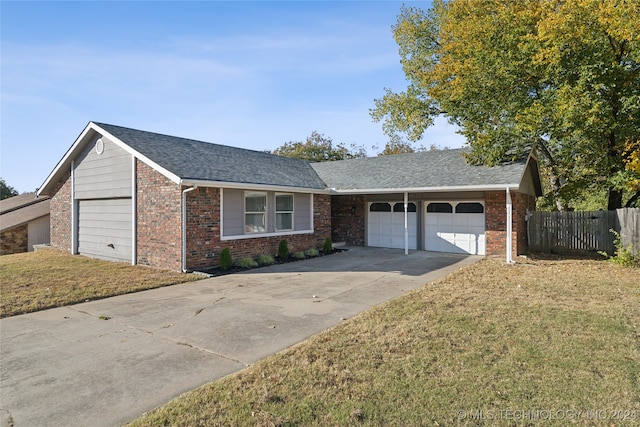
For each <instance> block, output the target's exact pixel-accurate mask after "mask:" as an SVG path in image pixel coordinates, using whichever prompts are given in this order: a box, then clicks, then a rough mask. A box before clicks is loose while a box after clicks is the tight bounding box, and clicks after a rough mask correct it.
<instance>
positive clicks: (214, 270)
mask: <svg viewBox="0 0 640 427" xmlns="http://www.w3.org/2000/svg"><path fill="white" fill-rule="evenodd" d="M347 250H348V249H336V248H334V249H333V251H332V252H331V253H329V254H324V253H322V252H320V254H319V255H318V256H315V257H305V258H294V257H293V256H291V255H290V256H289V258H287V259H282V258H280V257H278V256H276V257H274V259H275V262H274V263H273V264H269V265H277V264H288V263H290V262H298V261H304V260H306V259H311V258H319V257H323V256H328V255H333V254H336V253H339V252H343V251H347ZM269 265H259V266H258V267H238V266H237V265H234V266H233V267H231V268H229V269H227V270H223V269H222V268H220V267H210V268H199V269H197V270H193V272H194V273H204V274H206V275H208V276H209V277H217V276H224V275H227V274H234V273H242V272H243V271H248V270H253V269H256V268H260V267H268V266H269Z"/></svg>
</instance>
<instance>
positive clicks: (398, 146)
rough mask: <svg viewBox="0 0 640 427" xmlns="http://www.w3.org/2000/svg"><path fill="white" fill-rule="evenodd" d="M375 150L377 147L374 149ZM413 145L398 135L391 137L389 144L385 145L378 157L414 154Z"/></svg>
mask: <svg viewBox="0 0 640 427" xmlns="http://www.w3.org/2000/svg"><path fill="white" fill-rule="evenodd" d="M374 148H377V147H374ZM415 151H416V150H415V149H414V148H413V145H412V144H411V143H410V142H408V141H406V140H404V139H403V138H401V137H400V136H398V135H392V136H391V137H390V138H389V142H387V143H386V145H385V146H384V149H383V150H382V151H381V152H379V153H378V156H390V155H393V154H405V153H415Z"/></svg>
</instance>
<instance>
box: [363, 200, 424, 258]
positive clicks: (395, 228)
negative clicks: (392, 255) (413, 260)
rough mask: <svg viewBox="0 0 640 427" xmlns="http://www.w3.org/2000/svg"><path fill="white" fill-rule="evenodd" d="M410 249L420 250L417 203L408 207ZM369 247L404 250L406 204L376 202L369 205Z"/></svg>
mask: <svg viewBox="0 0 640 427" xmlns="http://www.w3.org/2000/svg"><path fill="white" fill-rule="evenodd" d="M407 210H408V213H407V219H408V226H409V249H417V248H418V221H417V212H416V205H415V203H411V202H410V203H409V205H408V207H407ZM367 245H368V246H376V247H379V248H398V249H404V203H402V202H375V203H370V204H369V217H368V220H367Z"/></svg>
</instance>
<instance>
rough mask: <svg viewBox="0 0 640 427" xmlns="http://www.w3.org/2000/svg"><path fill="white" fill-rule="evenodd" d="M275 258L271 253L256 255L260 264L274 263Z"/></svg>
mask: <svg viewBox="0 0 640 427" xmlns="http://www.w3.org/2000/svg"><path fill="white" fill-rule="evenodd" d="M275 262H276V260H275V259H274V258H273V257H272V256H271V255H260V256H258V264H260V265H271V264H274V263H275Z"/></svg>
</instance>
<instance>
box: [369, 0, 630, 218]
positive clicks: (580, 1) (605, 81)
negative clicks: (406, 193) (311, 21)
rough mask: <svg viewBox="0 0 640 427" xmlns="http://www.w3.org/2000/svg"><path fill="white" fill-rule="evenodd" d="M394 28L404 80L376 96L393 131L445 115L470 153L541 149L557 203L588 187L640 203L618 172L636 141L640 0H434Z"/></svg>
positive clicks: (488, 159)
mask: <svg viewBox="0 0 640 427" xmlns="http://www.w3.org/2000/svg"><path fill="white" fill-rule="evenodd" d="M393 32H394V37H395V39H396V41H397V43H398V45H399V52H400V56H401V63H402V67H403V70H404V72H405V75H406V77H407V80H408V81H409V86H408V88H407V90H406V91H405V92H402V93H393V92H391V91H390V90H388V89H386V93H385V95H384V96H383V97H382V98H381V99H377V100H376V101H375V108H374V109H373V110H372V111H371V115H372V117H373V119H374V120H375V121H382V122H383V129H384V130H385V132H386V133H387V134H389V135H395V134H397V133H404V134H406V135H407V136H408V138H409V139H410V140H412V141H417V140H418V139H420V137H421V136H422V134H423V132H424V130H425V129H426V128H427V127H429V126H431V125H432V124H433V119H434V118H435V117H436V116H437V115H439V114H445V115H446V116H447V117H448V119H449V120H450V121H451V122H452V123H455V124H457V125H458V126H459V127H460V128H461V133H462V134H463V135H464V136H465V137H466V138H467V141H468V143H469V145H470V146H471V148H472V152H471V154H470V155H469V157H468V159H469V161H471V162H474V163H483V164H488V165H492V164H496V163H498V162H501V161H505V160H511V159H515V158H519V157H522V156H524V155H526V153H527V152H528V151H529V150H532V149H533V150H535V152H536V154H537V156H538V158H539V159H540V160H541V163H542V165H543V167H544V170H545V171H546V175H547V177H548V182H549V189H550V192H551V196H552V197H553V199H554V201H555V203H556V206H557V208H559V209H564V208H567V207H569V206H570V205H571V203H572V200H573V199H579V198H580V194H581V193H583V192H585V191H596V190H597V191H606V193H607V208H608V209H615V208H619V207H621V206H622V204H623V199H624V198H627V199H629V200H634V197H635V200H637V198H638V192H637V191H636V192H633V191H634V190H633V187H629V186H624V185H621V179H620V177H621V173H624V171H625V170H628V169H626V163H625V162H626V159H627V158H630V157H632V156H633V153H632V154H625V153H627V151H625V150H626V147H629V146H632V147H637V142H638V139H639V136H638V133H639V131H638V130H639V129H640V65H639V63H640V2H638V1H637V0H549V1H539V0H522V1H514V2H504V1H500V0H451V1H449V2H444V1H441V0H435V1H434V3H433V6H432V8H431V9H429V10H427V11H423V10H421V9H417V8H410V7H403V8H402V10H401V14H400V15H399V17H398V21H397V23H396V25H395V26H394V27H393ZM636 150H637V148H636Z"/></svg>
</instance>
